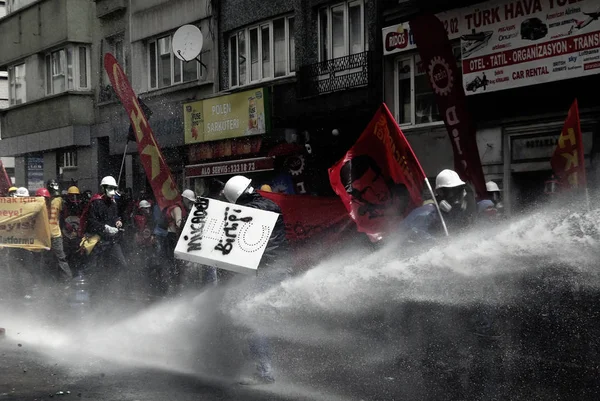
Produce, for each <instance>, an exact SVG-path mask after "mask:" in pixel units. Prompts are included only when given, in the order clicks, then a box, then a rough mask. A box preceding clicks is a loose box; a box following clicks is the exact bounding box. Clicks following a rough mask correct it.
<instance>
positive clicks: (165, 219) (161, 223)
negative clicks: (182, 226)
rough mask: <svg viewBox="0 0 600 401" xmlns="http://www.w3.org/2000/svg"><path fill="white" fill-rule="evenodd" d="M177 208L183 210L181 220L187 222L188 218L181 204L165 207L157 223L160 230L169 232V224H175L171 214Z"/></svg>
mask: <svg viewBox="0 0 600 401" xmlns="http://www.w3.org/2000/svg"><path fill="white" fill-rule="evenodd" d="M175 207H179V209H181V218H182V219H183V220H185V217H186V213H185V208H184V207H183V206H182V205H180V204H179V203H174V204H172V205H169V206H167V207H165V208H164V209H163V210H162V211H161V213H160V217H159V218H158V220H157V221H156V226H157V227H158V228H161V229H163V230H167V229H168V228H169V224H171V223H173V217H171V212H172V211H173V208H175Z"/></svg>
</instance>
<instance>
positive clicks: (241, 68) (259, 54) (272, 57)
mask: <svg viewBox="0 0 600 401" xmlns="http://www.w3.org/2000/svg"><path fill="white" fill-rule="evenodd" d="M227 43H228V47H229V48H228V55H229V83H230V86H231V87H235V86H243V85H247V84H250V83H256V82H261V81H265V80H270V79H274V78H279V77H285V76H289V75H292V74H293V73H294V72H295V71H296V55H295V53H296V51H295V41H294V17H282V18H278V19H275V20H273V21H268V22H264V23H261V24H259V25H255V26H251V27H248V28H245V29H242V30H240V31H237V32H234V33H233V34H232V35H231V36H230V37H229V40H228V42H227Z"/></svg>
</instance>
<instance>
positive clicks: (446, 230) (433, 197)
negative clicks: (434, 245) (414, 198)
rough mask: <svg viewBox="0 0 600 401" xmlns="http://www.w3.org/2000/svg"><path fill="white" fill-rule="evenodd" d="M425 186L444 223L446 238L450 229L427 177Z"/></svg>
mask: <svg viewBox="0 0 600 401" xmlns="http://www.w3.org/2000/svg"><path fill="white" fill-rule="evenodd" d="M425 185H427V189H428V190H429V193H430V194H431V199H433V204H434V205H435V208H436V209H437V212H438V215H439V216H440V221H441V222H442V227H444V233H445V234H446V237H447V236H448V228H447V227H446V222H445V221H444V216H442V211H441V210H440V205H438V202H437V199H435V194H434V193H433V189H432V188H431V184H430V183H429V180H428V179H427V177H425Z"/></svg>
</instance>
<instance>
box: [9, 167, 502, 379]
mask: <svg viewBox="0 0 600 401" xmlns="http://www.w3.org/2000/svg"><path fill="white" fill-rule="evenodd" d="M355 160H357V161H359V162H360V160H359V159H355ZM351 164H352V162H349V163H348V166H347V170H348V171H353V172H354V173H356V171H359V169H362V170H364V168H362V167H361V166H356V165H355V166H352V165H351ZM363 173H364V171H363ZM354 175H355V176H356V174H354ZM375 181H376V180H373V181H372V182H371V181H370V182H371V184H370V185H369V187H368V188H366V189H365V188H364V187H363V186H364V183H361V182H359V180H352V179H350V180H348V182H347V185H346V191H348V193H349V194H353V196H354V200H355V201H356V202H358V203H359V204H361V206H362V210H365V211H366V212H368V213H373V214H374V216H376V217H385V216H388V217H389V216H390V215H394V214H396V215H398V214H400V215H401V216H402V218H401V219H398V220H397V221H398V222H399V224H398V226H397V230H396V234H398V235H400V237H401V238H402V240H403V241H407V242H419V243H423V242H424V241H425V242H426V241H429V240H433V241H435V240H439V239H442V238H443V237H445V236H447V235H448V233H451V234H455V233H459V232H461V231H463V230H465V229H466V228H468V227H469V226H473V225H475V224H477V222H481V221H487V222H489V221H494V220H497V219H499V218H500V216H501V215H502V210H503V208H502V197H501V192H500V189H499V188H498V186H497V185H496V184H495V183H494V182H488V183H487V189H488V198H489V199H485V200H480V201H479V202H476V200H475V195H474V192H473V191H472V190H471V187H470V186H469V185H468V184H467V183H465V182H464V181H462V180H461V178H460V177H459V176H458V174H457V173H456V172H454V171H452V170H443V171H442V172H440V173H439V174H438V175H437V177H436V180H435V187H434V188H435V189H434V190H433V191H432V192H430V191H428V190H427V189H424V191H423V194H422V199H423V202H422V204H421V205H417V207H415V208H413V209H412V210H410V209H407V208H406V205H407V201H396V200H394V197H395V196H397V195H396V192H397V191H396V192H394V189H393V188H390V186H388V185H377V184H376V183H375ZM100 189H101V190H100V192H98V193H95V194H94V193H93V192H92V191H90V190H83V191H82V190H80V189H79V188H78V187H77V186H70V187H69V188H67V189H66V191H62V192H61V188H60V187H59V184H58V182H57V181H56V180H49V181H48V182H47V183H46V187H45V188H40V189H38V190H37V191H36V192H35V193H34V194H30V193H29V191H28V190H27V189H26V188H22V187H21V188H16V187H12V188H10V190H9V195H8V196H15V197H27V196H37V197H44V198H45V199H46V206H47V210H48V219H49V226H50V231H51V249H49V250H48V251H43V252H41V253H40V252H38V253H36V252H32V251H29V250H25V249H19V248H10V249H8V248H7V249H5V251H6V256H7V257H8V258H9V260H10V262H11V264H14V265H15V266H16V267H17V268H21V269H23V270H24V271H28V272H30V273H31V274H32V275H33V276H36V275H44V276H46V277H47V276H50V277H51V278H52V279H53V281H54V282H55V283H59V285H62V286H64V287H65V288H64V289H65V290H66V291H67V292H68V290H69V285H70V283H71V280H72V279H73V277H76V278H77V277H81V276H86V277H87V278H89V279H90V280H91V281H92V284H93V287H94V288H95V289H96V290H97V291H98V294H99V295H98V296H115V294H114V292H112V286H113V284H114V279H115V278H116V277H121V280H123V279H122V277H126V278H125V286H124V287H125V288H126V293H137V294H140V293H142V294H145V295H148V296H149V297H152V296H158V297H164V296H172V295H175V294H178V293H179V292H180V291H181V289H182V287H184V286H186V285H187V284H188V283H186V281H187V280H186V279H184V278H183V277H184V275H185V272H186V270H189V269H191V268H192V267H194V268H196V269H198V271H199V274H200V275H201V276H202V279H201V280H198V281H197V284H198V285H206V284H208V283H211V284H212V283H215V282H216V278H217V269H215V268H213V267H210V266H197V265H196V266H192V264H189V263H188V262H184V261H181V260H178V259H176V258H175V257H174V250H175V246H176V244H177V241H178V239H179V236H180V234H181V231H182V228H183V226H184V224H185V221H186V218H187V215H188V213H189V212H190V210H191V209H192V206H193V204H194V202H195V201H196V200H197V194H195V193H194V192H193V191H192V190H190V189H184V190H183V191H181V195H182V196H181V199H182V201H181V203H176V204H173V205H171V206H169V207H167V208H165V209H163V210H161V209H160V207H159V205H158V203H157V202H156V200H155V199H154V196H153V194H152V193H151V192H146V191H141V192H140V193H139V194H137V196H133V194H132V191H131V190H129V189H127V190H125V191H124V193H123V194H120V193H119V191H118V185H117V182H116V181H115V179H114V178H113V177H111V176H107V177H104V178H103V179H102V181H101V182H100ZM257 189H258V188H257ZM260 189H261V190H262V191H270V188H268V186H262V187H260ZM370 192H372V193H370ZM399 193H400V195H398V196H402V193H403V192H402V191H400V192H399ZM201 195H203V196H208V197H212V198H215V199H219V200H223V201H226V202H230V203H235V204H240V205H244V206H246V207H251V208H257V209H261V210H267V211H271V212H275V213H279V214H280V216H279V219H278V221H277V223H276V225H275V228H274V230H273V233H272V235H271V238H270V240H269V243H268V244H267V247H266V250H265V253H264V255H263V257H262V259H261V263H260V265H259V269H258V274H257V277H256V279H255V281H256V286H255V287H256V289H257V290H258V291H263V290H265V289H266V288H268V287H269V286H272V285H274V284H276V283H278V282H280V281H281V280H283V279H285V278H286V277H288V276H289V275H290V274H291V273H293V268H292V265H293V263H292V262H291V259H292V258H291V255H290V247H289V246H288V241H287V239H286V231H285V226H284V220H285V218H286V216H285V213H282V212H281V209H280V208H279V206H278V205H277V204H276V203H275V202H273V201H272V200H269V199H267V198H265V197H263V196H262V195H261V193H260V192H258V191H257V190H255V188H254V186H253V183H252V181H251V179H249V178H247V177H244V176H235V177H233V178H231V179H229V180H228V181H227V183H225V184H223V183H222V182H220V181H219V180H213V181H212V182H211V185H209V188H208V193H204V194H201ZM405 195H406V194H405ZM390 207H391V208H395V209H396V208H401V210H400V213H395V212H398V211H390V210H388V209H389V208H390ZM386 240H387V239H384V240H383V241H381V243H383V244H385V243H386ZM37 267H39V268H37ZM121 284H123V281H121ZM22 289H23V291H24V292H28V290H30V289H28V288H22ZM250 350H251V352H252V354H253V355H254V357H255V359H256V361H257V373H256V375H255V380H258V381H259V382H263V383H264V382H272V381H273V380H274V375H273V372H272V367H271V362H270V346H269V342H268V341H267V340H266V338H264V337H261V336H260V335H256V336H255V337H253V338H252V339H251V340H250Z"/></svg>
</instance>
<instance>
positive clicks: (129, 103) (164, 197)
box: [104, 53, 181, 209]
mask: <svg viewBox="0 0 600 401" xmlns="http://www.w3.org/2000/svg"><path fill="white" fill-rule="evenodd" d="M104 69H105V70H106V72H107V74H108V77H109V79H110V83H111V84H112V86H113V89H114V91H115V93H116V94H117V96H119V99H120V100H121V103H122V104H123V107H125V111H126V112H127V115H128V116H129V120H130V121H131V126H132V127H133V131H134V134H135V139H136V142H137V144H138V152H139V154H140V160H141V162H142V165H143V166H144V170H146V175H147V176H148V181H150V185H151V186H152V192H154V196H155V197H156V202H157V203H158V205H159V206H160V208H161V209H164V208H166V207H167V206H170V205H172V204H174V203H178V202H180V201H181V195H180V193H179V191H178V190H177V186H176V185H175V181H173V177H172V176H171V170H170V169H169V166H167V163H166V162H165V159H164V157H163V155H162V153H161V151H160V147H159V146H158V143H156V138H155V137H154V132H152V128H150V125H149V124H148V119H147V118H146V116H145V115H144V112H143V108H142V106H141V105H140V102H139V101H138V98H137V96H136V95H135V93H134V92H133V89H131V85H130V84H129V80H128V79H127V76H126V75H125V72H123V69H122V68H121V66H120V65H119V63H118V62H117V60H116V59H115V57H114V56H113V55H112V54H110V53H106V54H105V55H104Z"/></svg>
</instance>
